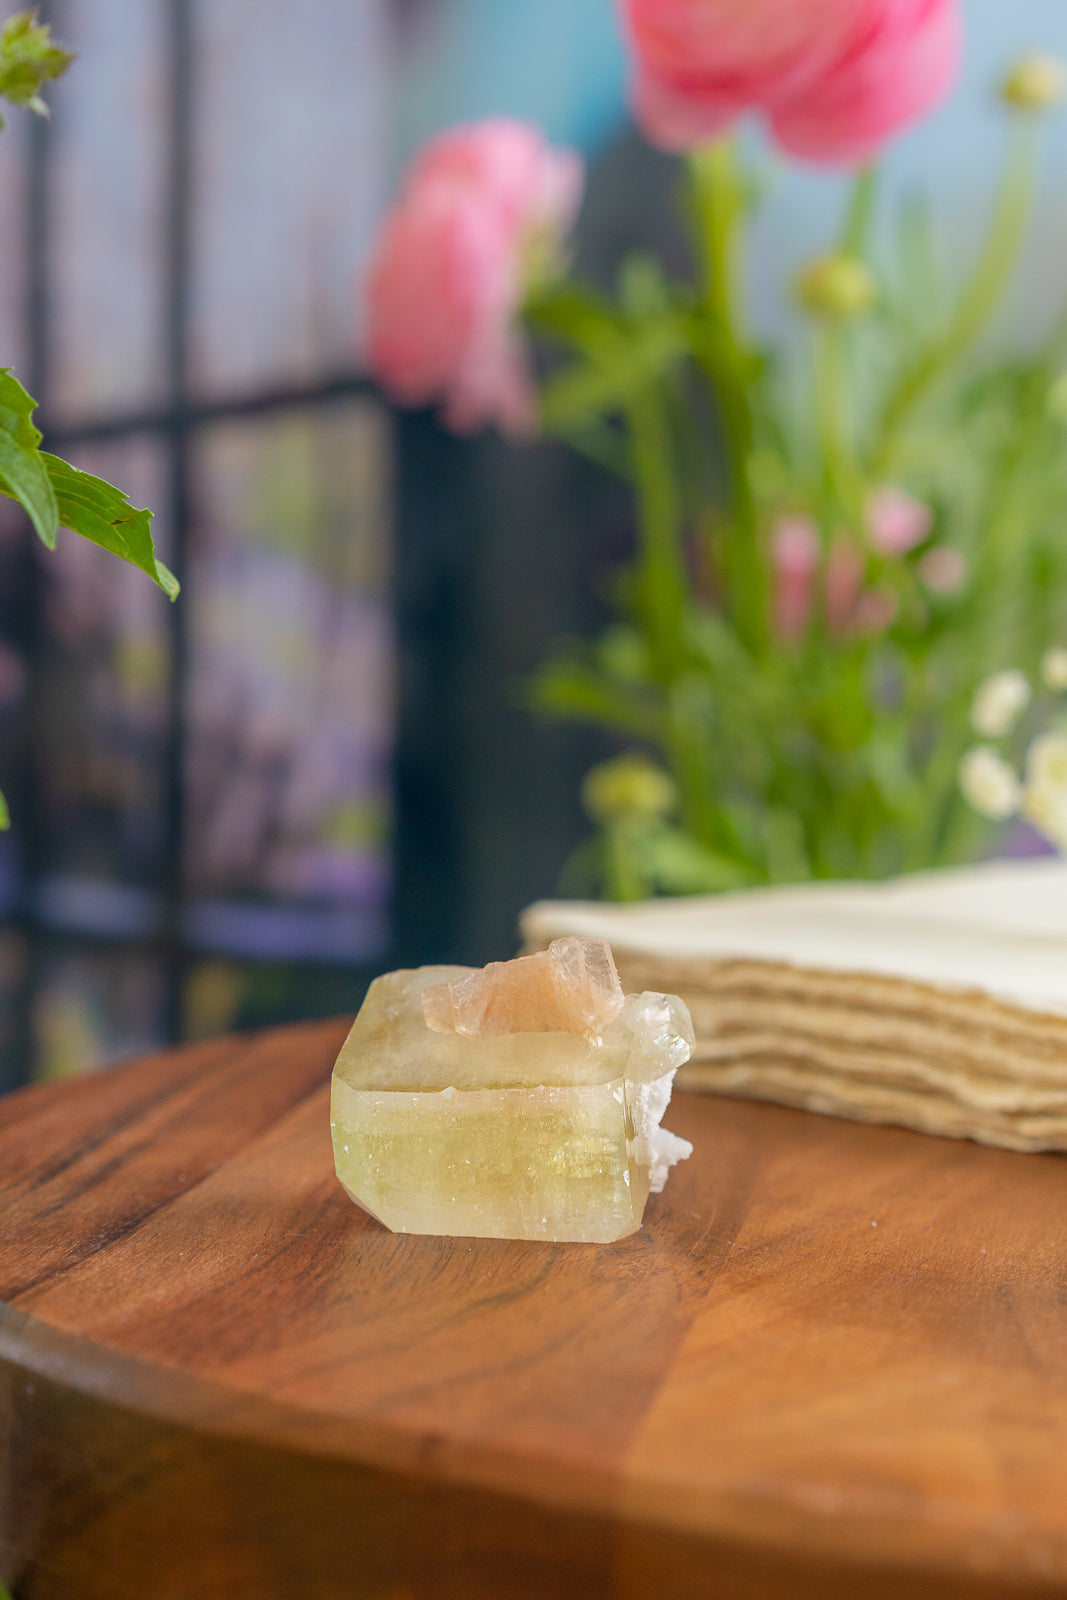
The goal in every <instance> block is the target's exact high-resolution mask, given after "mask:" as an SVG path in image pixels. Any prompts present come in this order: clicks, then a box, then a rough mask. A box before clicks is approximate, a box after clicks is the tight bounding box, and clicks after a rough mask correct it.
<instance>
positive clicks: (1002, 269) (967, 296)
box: [871, 124, 1037, 477]
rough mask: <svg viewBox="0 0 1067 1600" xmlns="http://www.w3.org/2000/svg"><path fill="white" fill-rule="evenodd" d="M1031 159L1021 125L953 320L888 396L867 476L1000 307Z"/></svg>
mask: <svg viewBox="0 0 1067 1600" xmlns="http://www.w3.org/2000/svg"><path fill="white" fill-rule="evenodd" d="M1036 158H1037V142H1036V134H1035V132H1034V129H1033V128H1032V127H1030V126H1029V125H1027V124H1022V125H1020V126H1019V127H1018V128H1017V129H1016V132H1015V134H1014V137H1013V139H1012V141H1011V144H1010V146H1009V150H1008V159H1007V162H1006V164H1005V170H1004V176H1003V178H1002V180H1001V185H1000V190H999V193H998V195H997V200H996V204H995V206H994V208H993V216H992V219H991V221H990V225H989V231H988V233H987V235H986V241H985V246H984V248H983V250H982V254H981V256H980V257H979V260H978V265H977V266H976V267H975V269H974V272H973V274H972V275H971V279H970V282H969V283H968V285H967V287H966V289H965V290H964V292H963V296H962V298H961V300H960V302H959V304H958V306H957V307H956V312H955V315H954V316H953V317H952V318H951V320H950V322H949V324H948V326H947V327H946V328H945V329H944V331H943V332H942V334H941V336H940V337H939V338H937V339H935V340H934V341H933V342H932V343H931V344H930V345H929V346H928V347H927V349H926V350H925V351H924V352H923V353H922V355H920V356H919V358H918V360H917V361H916V362H915V363H914V365H913V366H911V367H910V368H909V369H908V370H907V371H905V372H904V373H902V374H901V377H900V379H899V380H898V382H897V384H896V386H895V388H893V389H892V390H891V391H890V394H889V398H888V400H887V401H886V405H885V409H884V411H883V413H882V420H881V424H880V427H879V430H878V435H877V438H876V440H875V444H874V448H873V450H872V453H871V475H872V477H882V476H883V475H884V473H885V472H886V469H887V468H888V466H889V464H890V461H891V459H892V455H893V450H894V448H895V446H896V441H897V435H898V434H899V432H900V430H901V428H902V426H903V425H904V423H905V422H906V421H907V419H908V417H909V416H910V414H911V412H912V411H913V410H914V408H915V406H916V405H918V403H919V401H920V400H922V399H923V398H924V396H925V395H926V394H927V392H928V391H929V390H930V389H931V388H932V387H933V385H934V384H935V383H936V382H937V381H938V379H939V378H941V377H942V376H943V374H944V373H946V372H947V371H948V370H949V369H950V368H951V367H952V366H953V365H954V364H955V362H957V361H958V360H959V359H960V358H961V356H963V355H965V354H966V352H967V351H968V350H969V349H970V347H971V345H972V344H973V343H974V341H975V340H976V339H977V337H978V335H979V334H980V333H981V332H982V330H983V329H984V328H985V326H986V324H987V322H988V321H989V319H990V317H991V316H992V315H993V313H994V311H995V310H996V308H997V306H998V304H999V303H1000V300H1001V297H1002V295H1003V293H1004V290H1005V288H1006V287H1007V284H1008V281H1009V279H1010V278H1011V275H1012V273H1013V271H1014V269H1015V264H1016V262H1017V260H1018V257H1019V251H1020V248H1021V246H1022V242H1023V237H1024V235H1025V232H1026V225H1027V222H1028V221H1029V218H1030V212H1031V209H1032V206H1033V197H1034V185H1035V176H1036V168H1037V159H1036Z"/></svg>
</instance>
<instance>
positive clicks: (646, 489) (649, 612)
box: [626, 387, 689, 684]
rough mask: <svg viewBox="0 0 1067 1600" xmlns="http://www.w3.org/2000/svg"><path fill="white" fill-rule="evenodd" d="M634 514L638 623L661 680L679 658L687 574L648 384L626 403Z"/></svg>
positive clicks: (655, 397) (664, 443)
mask: <svg viewBox="0 0 1067 1600" xmlns="http://www.w3.org/2000/svg"><path fill="white" fill-rule="evenodd" d="M626 416H627V420H628V422H629V426H630V439H631V447H632V448H631V456H632V461H633V471H634V486H635V489H636V492H637V515H638V534H639V549H638V585H639V600H640V607H641V615H642V621H643V623H644V626H645V632H646V637H647V639H648V646H649V654H650V656H651V658H652V663H653V667H654V670H655V673H656V677H657V678H658V680H659V681H660V682H661V683H664V684H667V683H670V682H671V680H672V679H673V678H674V677H675V676H676V674H677V672H678V670H679V668H680V666H681V663H682V658H683V649H684V644H683V635H684V632H685V617H686V612H687V609H688V588H689V585H688V578H687V575H686V571H685V563H684V561H683V558H682V549H681V541H680V538H679V528H678V498H677V494H676V491H675V484H674V473H673V469H672V445H671V434H670V429H669V427H668V424H667V417H666V413H665V409H664V406H663V402H662V399H661V397H660V395H659V394H658V392H657V391H656V390H654V389H652V388H651V387H646V388H644V389H643V390H642V391H641V392H640V393H638V394H636V395H635V396H634V397H633V398H632V399H631V400H630V401H629V404H628V405H627V408H626Z"/></svg>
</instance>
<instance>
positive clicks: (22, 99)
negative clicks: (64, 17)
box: [0, 11, 74, 128]
mask: <svg viewBox="0 0 1067 1600" xmlns="http://www.w3.org/2000/svg"><path fill="white" fill-rule="evenodd" d="M73 60H74V57H73V56H72V55H70V54H69V53H68V52H67V51H66V50H61V49H59V47H58V46H57V45H54V44H53V43H52V35H51V31H50V29H49V28H48V27H47V26H46V25H45V24H43V23H39V22H38V21H37V13H36V11H18V12H16V13H15V15H14V16H13V17H8V19H7V21H6V22H5V23H4V25H3V27H2V28H0V100H8V101H10V102H11V104H12V105H13V106H28V107H29V109H30V110H31V111H36V113H37V115H38V116H41V117H47V115H48V107H47V106H46V105H45V103H44V101H43V100H42V99H41V90H42V89H43V88H44V86H45V84H46V83H48V82H49V81H50V80H51V79H53V78H60V77H62V75H63V73H64V72H66V70H67V68H68V67H69V66H70V64H71V62H72V61H73ZM3 125H4V124H3V118H0V128H2V127H3Z"/></svg>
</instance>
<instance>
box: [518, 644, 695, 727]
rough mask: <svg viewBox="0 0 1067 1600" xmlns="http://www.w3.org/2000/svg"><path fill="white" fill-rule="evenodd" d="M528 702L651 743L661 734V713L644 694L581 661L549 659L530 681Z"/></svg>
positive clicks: (567, 717) (550, 712) (554, 712)
mask: <svg viewBox="0 0 1067 1600" xmlns="http://www.w3.org/2000/svg"><path fill="white" fill-rule="evenodd" d="M530 704H531V706H532V708H533V709H534V710H535V711H541V712H545V713H547V714H549V715H551V716H556V717H563V718H566V719H567V720H568V721H571V722H591V723H594V724H596V725H598V726H600V727H603V728H615V729H617V730H618V731H619V732H621V733H628V734H632V735H633V736H634V737H636V738H639V739H647V740H649V741H650V742H652V743H657V742H658V741H659V740H660V739H661V738H662V737H663V733H664V719H663V714H662V712H661V710H660V709H659V708H658V707H657V706H656V705H655V704H654V703H653V702H651V701H650V700H649V697H648V696H647V695H641V694H639V693H638V692H636V690H635V689H634V688H633V687H631V686H623V685H620V684H616V683H612V682H611V680H610V679H609V678H607V677H605V676H604V674H602V673H600V672H597V671H596V669H595V668H594V667H590V666H587V665H586V664H585V663H584V662H582V661H575V660H566V659H563V660H556V661H550V662H548V664H547V665H546V666H544V667H542V668H541V671H540V672H539V673H538V674H537V675H536V677H535V678H534V679H533V681H532V683H531V684H530Z"/></svg>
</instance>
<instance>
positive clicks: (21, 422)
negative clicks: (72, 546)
mask: <svg viewBox="0 0 1067 1600" xmlns="http://www.w3.org/2000/svg"><path fill="white" fill-rule="evenodd" d="M36 403H37V402H36V401H35V400H33V399H32V398H31V397H30V396H29V395H28V394H27V393H26V391H25V389H24V388H23V387H22V385H21V383H19V381H18V379H17V378H16V377H15V376H14V375H13V374H12V372H11V369H10V368H9V367H0V493H3V494H6V495H8V496H10V498H11V499H12V500H17V501H18V503H19V505H21V506H22V507H23V509H24V510H25V512H26V514H27V516H28V517H29V519H30V521H31V522H32V523H33V526H34V528H35V529H36V531H37V535H38V537H39V538H40V540H41V541H42V543H43V544H46V545H47V546H48V548H49V549H50V550H54V549H55V543H56V532H57V530H58V528H59V512H58V508H57V506H56V497H55V492H54V491H53V489H52V485H51V483H50V482H49V478H48V473H47V471H46V470H45V466H44V463H43V461H42V460H41V452H40V450H39V448H38V446H39V445H40V442H41V435H40V432H39V430H38V429H37V428H35V427H34V425H33V422H32V421H31V418H32V416H33V411H34V407H35V405H36Z"/></svg>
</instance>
